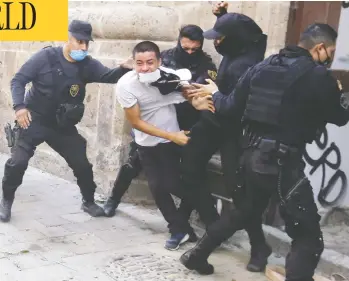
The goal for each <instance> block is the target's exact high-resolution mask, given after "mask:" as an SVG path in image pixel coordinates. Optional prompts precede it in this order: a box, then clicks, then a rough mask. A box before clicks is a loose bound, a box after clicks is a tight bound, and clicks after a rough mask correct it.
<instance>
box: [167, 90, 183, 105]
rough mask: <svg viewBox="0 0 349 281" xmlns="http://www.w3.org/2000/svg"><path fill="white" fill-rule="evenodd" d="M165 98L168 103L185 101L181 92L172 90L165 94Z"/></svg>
mask: <svg viewBox="0 0 349 281" xmlns="http://www.w3.org/2000/svg"><path fill="white" fill-rule="evenodd" d="M165 99H166V100H167V102H168V103H169V104H177V103H182V102H185V101H187V100H186V99H185V97H183V95H182V93H181V92H172V93H170V94H168V95H166V96H165Z"/></svg>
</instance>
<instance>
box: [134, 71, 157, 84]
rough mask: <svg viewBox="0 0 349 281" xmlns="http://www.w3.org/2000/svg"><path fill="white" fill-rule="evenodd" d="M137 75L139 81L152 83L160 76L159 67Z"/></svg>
mask: <svg viewBox="0 0 349 281" xmlns="http://www.w3.org/2000/svg"><path fill="white" fill-rule="evenodd" d="M138 77H139V82H141V83H147V84H150V83H153V82H155V81H157V80H158V79H159V78H160V77H161V74H160V69H157V70H155V71H153V72H150V73H138Z"/></svg>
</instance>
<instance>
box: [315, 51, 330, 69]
mask: <svg viewBox="0 0 349 281" xmlns="http://www.w3.org/2000/svg"><path fill="white" fill-rule="evenodd" d="M324 48H325V53H326V59H325V60H324V61H320V54H319V51H317V55H318V58H319V61H318V64H320V65H322V66H326V67H328V66H330V64H331V63H332V59H331V57H330V56H329V55H328V53H327V50H326V47H324Z"/></svg>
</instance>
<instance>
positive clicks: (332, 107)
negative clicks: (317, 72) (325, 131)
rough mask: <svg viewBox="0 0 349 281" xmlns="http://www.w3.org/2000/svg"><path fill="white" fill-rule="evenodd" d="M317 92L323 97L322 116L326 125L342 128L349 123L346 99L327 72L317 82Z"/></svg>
mask: <svg viewBox="0 0 349 281" xmlns="http://www.w3.org/2000/svg"><path fill="white" fill-rule="evenodd" d="M318 83H319V85H318V86H319V90H321V93H322V95H323V97H324V100H323V102H324V112H323V113H324V114H325V116H326V121H327V122H328V123H332V124H335V125H337V126H344V125H346V124H347V123H348V121H349V108H348V103H347V97H346V96H345V95H344V94H343V93H342V91H341V90H340V89H339V87H338V84H337V81H336V79H335V78H334V77H333V76H332V75H331V74H330V72H329V71H327V73H326V76H325V77H323V79H319V80H318Z"/></svg>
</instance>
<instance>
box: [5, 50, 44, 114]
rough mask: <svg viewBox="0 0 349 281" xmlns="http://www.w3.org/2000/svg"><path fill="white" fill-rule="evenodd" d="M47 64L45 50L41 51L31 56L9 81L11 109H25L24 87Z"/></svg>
mask: <svg viewBox="0 0 349 281" xmlns="http://www.w3.org/2000/svg"><path fill="white" fill-rule="evenodd" d="M45 63H48V58H47V55H46V53H45V49H42V50H40V51H38V52H37V53H35V54H34V55H33V56H31V57H30V58H29V59H28V60H27V61H26V62H25V63H24V64H23V65H22V66H21V68H20V69H19V70H18V72H17V73H16V74H15V76H14V77H13V78H12V80H11V94H12V100H13V109H14V110H16V111H17V110H19V109H22V108H25V105H24V94H25V86H26V85H27V84H28V83H30V82H32V81H33V80H35V78H36V77H37V74H38V73H39V71H40V69H41V68H42V66H43V65H44V64H45Z"/></svg>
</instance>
